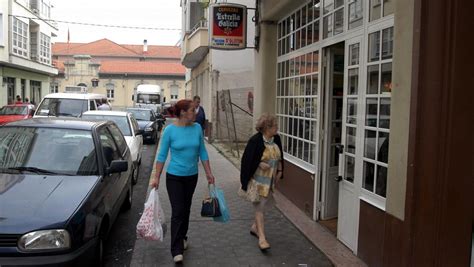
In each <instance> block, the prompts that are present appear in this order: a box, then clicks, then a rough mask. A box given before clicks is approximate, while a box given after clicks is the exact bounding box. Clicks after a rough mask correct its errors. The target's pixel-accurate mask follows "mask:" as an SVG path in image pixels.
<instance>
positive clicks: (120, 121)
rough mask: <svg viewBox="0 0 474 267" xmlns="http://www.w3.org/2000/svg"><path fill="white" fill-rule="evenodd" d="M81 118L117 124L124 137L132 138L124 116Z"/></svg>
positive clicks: (86, 115)
mask: <svg viewBox="0 0 474 267" xmlns="http://www.w3.org/2000/svg"><path fill="white" fill-rule="evenodd" d="M82 118H83V119H86V120H92V121H113V122H115V124H117V126H118V127H119V129H120V131H121V132H122V134H123V135H124V136H132V132H131V131H130V124H129V123H128V118H127V117H125V116H113V115H92V114H84V115H83V116H82Z"/></svg>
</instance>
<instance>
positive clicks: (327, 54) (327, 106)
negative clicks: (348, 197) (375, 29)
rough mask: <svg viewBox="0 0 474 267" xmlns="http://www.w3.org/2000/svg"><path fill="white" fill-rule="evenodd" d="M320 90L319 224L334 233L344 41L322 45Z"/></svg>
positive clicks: (337, 188)
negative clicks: (327, 45) (323, 46)
mask: <svg viewBox="0 0 474 267" xmlns="http://www.w3.org/2000/svg"><path fill="white" fill-rule="evenodd" d="M322 61H323V70H322V71H323V73H322V78H323V80H322V86H323V87H322V88H323V90H321V93H322V95H321V97H322V98H321V111H322V113H321V121H322V123H321V134H320V136H321V137H322V138H320V148H321V149H320V153H321V155H320V159H321V165H320V166H322V172H321V177H320V179H321V181H320V184H321V187H320V188H321V192H320V194H319V195H320V198H321V199H320V201H321V214H320V223H321V224H323V225H325V226H326V227H327V228H328V229H329V230H330V231H332V232H333V233H334V234H336V233H337V223H338V221H337V218H338V206H339V183H338V180H339V179H340V177H339V150H340V149H342V146H341V133H342V109H343V92H344V42H341V43H337V44H335V45H332V46H329V47H326V48H323V57H322Z"/></svg>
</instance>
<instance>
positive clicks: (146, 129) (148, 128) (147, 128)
mask: <svg viewBox="0 0 474 267" xmlns="http://www.w3.org/2000/svg"><path fill="white" fill-rule="evenodd" d="M152 131H153V127H146V128H145V132H152Z"/></svg>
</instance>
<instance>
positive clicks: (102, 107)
mask: <svg viewBox="0 0 474 267" xmlns="http://www.w3.org/2000/svg"><path fill="white" fill-rule="evenodd" d="M97 109H98V110H111V108H110V106H109V104H107V99H105V98H104V99H102V100H101V104H100V106H98V107H97Z"/></svg>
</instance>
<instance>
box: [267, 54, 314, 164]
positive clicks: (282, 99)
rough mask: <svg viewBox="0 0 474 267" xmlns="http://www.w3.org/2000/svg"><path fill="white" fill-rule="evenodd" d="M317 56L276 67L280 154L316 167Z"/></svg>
mask: <svg viewBox="0 0 474 267" xmlns="http://www.w3.org/2000/svg"><path fill="white" fill-rule="evenodd" d="M318 74H319V52H318V51H314V52H310V53H307V54H303V55H299V56H295V57H292V58H290V59H288V60H284V61H280V62H279V63H278V75H277V89H276V90H277V99H276V105H277V106H276V112H277V118H278V125H279V132H280V134H281V136H282V140H283V151H284V152H286V153H287V154H289V155H291V156H292V157H294V158H296V159H297V160H300V161H302V162H304V164H310V165H315V164H316V157H315V155H316V154H315V151H316V147H317V146H316V145H317V136H315V132H316V129H317V123H318V121H317V110H318V109H317V103H318Z"/></svg>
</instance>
